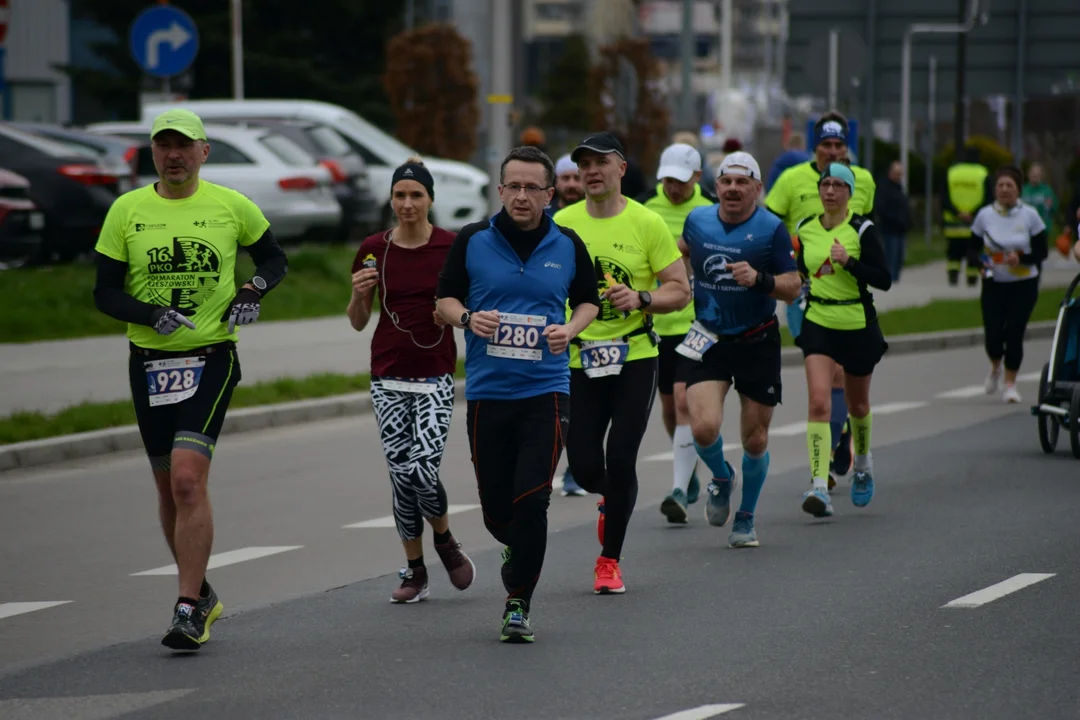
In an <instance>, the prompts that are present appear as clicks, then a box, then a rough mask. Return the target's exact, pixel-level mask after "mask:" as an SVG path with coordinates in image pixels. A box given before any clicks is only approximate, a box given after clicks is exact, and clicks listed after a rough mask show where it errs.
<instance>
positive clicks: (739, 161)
mask: <svg viewBox="0 0 1080 720" xmlns="http://www.w3.org/2000/svg"><path fill="white" fill-rule="evenodd" d="M721 175H745V176H747V177H749V178H753V179H754V180H761V168H760V167H758V164H757V160H755V159H754V156H753V155H751V154H750V153H748V152H743V151H742V150H739V151H737V152H733V153H731V154H730V155H728V156H727V157H726V158H724V161H723V162H722V163H720V167H718V168H717V169H716V177H720V176H721Z"/></svg>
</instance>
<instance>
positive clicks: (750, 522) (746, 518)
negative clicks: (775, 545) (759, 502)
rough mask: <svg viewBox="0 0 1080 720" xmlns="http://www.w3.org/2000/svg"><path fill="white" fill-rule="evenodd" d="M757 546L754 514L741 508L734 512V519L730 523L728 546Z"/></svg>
mask: <svg viewBox="0 0 1080 720" xmlns="http://www.w3.org/2000/svg"><path fill="white" fill-rule="evenodd" d="M758 546H759V543H758V539H757V533H756V532H755V531H754V516H753V515H752V514H750V513H748V512H743V511H742V510H740V511H738V512H737V513H735V521H734V522H732V523H731V534H730V535H728V547H733V548H747V547H758Z"/></svg>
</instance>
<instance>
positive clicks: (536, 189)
mask: <svg viewBox="0 0 1080 720" xmlns="http://www.w3.org/2000/svg"><path fill="white" fill-rule="evenodd" d="M502 187H503V190H505V191H506V192H508V193H510V194H511V195H518V194H519V193H521V191H522V190H524V191H525V192H526V193H528V194H529V195H539V194H540V193H542V192H545V191H547V190H550V189H551V188H550V187H540V186H539V185H518V184H517V183H510V184H509V185H503V186H502Z"/></svg>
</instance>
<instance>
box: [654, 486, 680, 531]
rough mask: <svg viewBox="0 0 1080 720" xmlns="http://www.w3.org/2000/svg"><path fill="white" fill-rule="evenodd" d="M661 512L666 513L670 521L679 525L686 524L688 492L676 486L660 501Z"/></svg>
mask: <svg viewBox="0 0 1080 720" xmlns="http://www.w3.org/2000/svg"><path fill="white" fill-rule="evenodd" d="M660 512H662V513H663V514H664V517H666V518H667V520H668V522H669V523H675V524H679V525H685V524H686V493H684V492H683V491H682V490H680V489H678V488H675V489H674V490H672V491H671V494H670V495H668V496H667V497H666V498H664V502H662V503H660Z"/></svg>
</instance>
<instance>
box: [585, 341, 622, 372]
mask: <svg viewBox="0 0 1080 720" xmlns="http://www.w3.org/2000/svg"><path fill="white" fill-rule="evenodd" d="M629 352H630V344H629V343H628V342H627V341H626V340H583V341H582V342H581V369H582V370H584V371H585V375H586V376H587V377H591V378H596V377H607V376H609V375H618V374H619V373H621V372H622V369H623V363H625V362H626V356H627V354H628V353H629Z"/></svg>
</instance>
